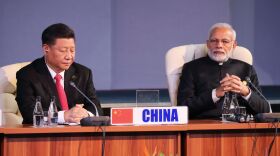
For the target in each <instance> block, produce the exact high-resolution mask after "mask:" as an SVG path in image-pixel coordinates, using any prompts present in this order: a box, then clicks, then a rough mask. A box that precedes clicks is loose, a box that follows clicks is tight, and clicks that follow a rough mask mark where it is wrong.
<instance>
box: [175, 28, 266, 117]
mask: <svg viewBox="0 0 280 156" xmlns="http://www.w3.org/2000/svg"><path fill="white" fill-rule="evenodd" d="M236 45H237V42H236V32H235V30H234V29H233V28H232V27H231V26H230V25H229V24H227V23H217V24H215V25H213V26H212V27H211V28H210V31H209V39H208V40H207V47H208V49H209V51H208V56H206V57H203V58H200V59H197V60H193V61H191V62H188V63H186V64H185V65H184V66H183V70H182V75H181V77H180V83H179V87H178V95H177V101H178V105H184V106H188V107H189V117H190V118H219V117H221V113H222V102H223V97H224V96H225V94H226V93H227V92H230V93H231V94H237V99H238V103H239V105H241V106H245V107H246V110H247V112H248V113H249V114H256V113H264V112H269V111H270V106H269V104H268V103H267V102H266V101H265V100H264V99H262V98H261V97H260V96H259V95H258V94H257V93H256V92H255V91H254V90H252V89H250V88H249V87H248V86H247V85H246V84H245V83H243V82H242V81H243V80H245V77H247V76H248V77H250V79H251V81H252V82H253V83H254V84H255V85H256V86H257V87H258V88H259V84H258V78H257V74H256V72H255V69H254V68H253V66H251V65H249V64H247V63H245V62H242V61H239V60H235V59H230V58H229V56H230V54H231V52H232V50H233V49H234V48H235V47H236Z"/></svg>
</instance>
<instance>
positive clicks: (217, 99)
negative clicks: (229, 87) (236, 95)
mask: <svg viewBox="0 0 280 156" xmlns="http://www.w3.org/2000/svg"><path fill="white" fill-rule="evenodd" d="M212 100H213V102H214V103H216V102H217V101H219V100H220V98H218V97H217V96H216V89H213V90H212Z"/></svg>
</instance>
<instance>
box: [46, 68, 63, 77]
mask: <svg viewBox="0 0 280 156" xmlns="http://www.w3.org/2000/svg"><path fill="white" fill-rule="evenodd" d="M46 65H47V68H48V70H49V72H50V74H51V76H52V78H53V79H54V77H55V76H56V74H57V73H56V72H55V71H54V70H52V68H51V67H50V66H48V64H46ZM64 73H65V70H63V71H62V72H60V73H58V74H60V75H61V77H62V80H64Z"/></svg>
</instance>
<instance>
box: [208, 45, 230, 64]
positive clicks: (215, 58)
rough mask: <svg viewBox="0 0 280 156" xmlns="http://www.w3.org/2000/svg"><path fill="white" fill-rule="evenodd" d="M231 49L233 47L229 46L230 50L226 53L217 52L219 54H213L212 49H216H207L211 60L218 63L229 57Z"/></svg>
mask: <svg viewBox="0 0 280 156" xmlns="http://www.w3.org/2000/svg"><path fill="white" fill-rule="evenodd" d="M232 50H233V48H231V49H230V51H229V52H228V53H222V54H221V53H219V54H215V53H214V51H216V49H214V50H212V51H211V50H209V51H208V56H209V57H210V58H211V59H212V60H213V61H216V62H219V63H224V62H226V61H227V60H228V59H229V57H230V55H231V53H232ZM217 51H218V50H217Z"/></svg>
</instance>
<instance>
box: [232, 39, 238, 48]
mask: <svg viewBox="0 0 280 156" xmlns="http://www.w3.org/2000/svg"><path fill="white" fill-rule="evenodd" d="M236 46H237V41H236V40H235V41H234V43H233V47H232V48H233V49H235V48H236Z"/></svg>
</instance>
